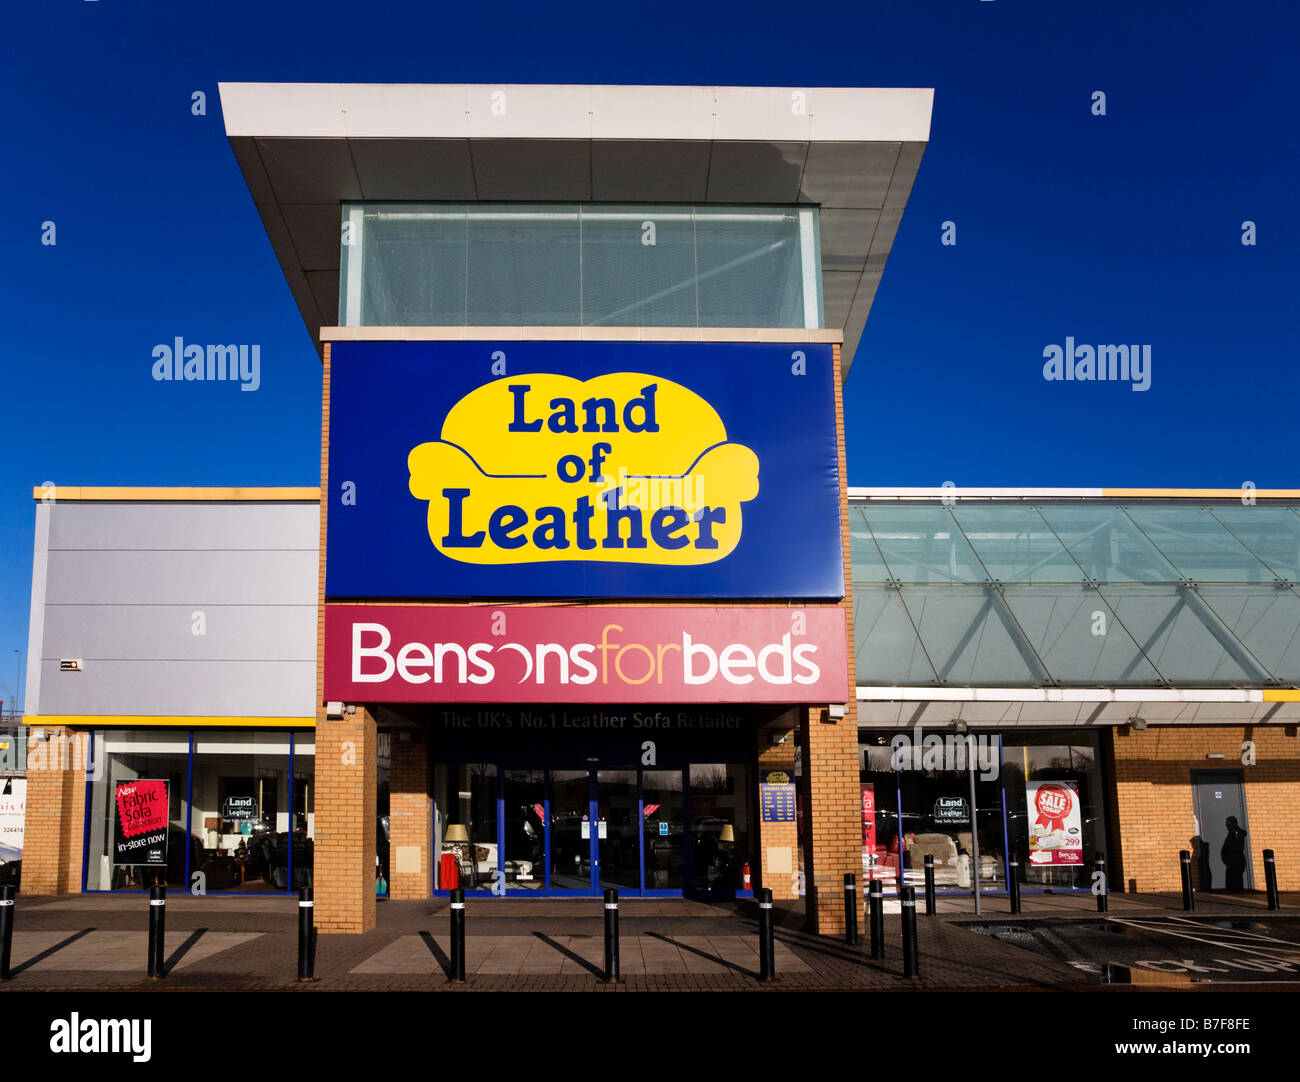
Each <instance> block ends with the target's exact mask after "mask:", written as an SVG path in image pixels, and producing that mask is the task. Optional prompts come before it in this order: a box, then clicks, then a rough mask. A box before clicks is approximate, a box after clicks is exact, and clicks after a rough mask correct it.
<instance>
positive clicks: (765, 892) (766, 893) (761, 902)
mask: <svg viewBox="0 0 1300 1082" xmlns="http://www.w3.org/2000/svg"><path fill="white" fill-rule="evenodd" d="M775 953H776V937H775V935H774V934H773V931H772V892H771V890H769V889H768V888H767V887H764V888H763V889H762V890H760V891H759V892H758V979H759V980H760V981H770V980H771V979H772V978H773V977H775V976H776V959H775V957H773V956H774V955H775Z"/></svg>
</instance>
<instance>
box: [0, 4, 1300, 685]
mask: <svg viewBox="0 0 1300 1082" xmlns="http://www.w3.org/2000/svg"><path fill="white" fill-rule="evenodd" d="M1298 29H1300V17H1298V16H1297V15H1296V13H1295V11H1294V6H1293V5H1291V4H1288V3H1285V2H1283V0H1278V2H1276V3H1267V2H1247V3H1239V4H1234V5H1225V4H1222V3H1207V2H1204V0H1148V2H1144V3H1142V4H1140V5H1134V4H1132V3H1131V0H1097V2H1092V3H1086V4H1085V3H1063V2H1054V3H1045V2H1043V0H920V2H910V3H900V2H897V0H889V2H880V0H855V2H854V3H844V4H838V5H831V4H824V3H809V4H805V5H802V6H799V5H780V6H772V7H765V6H763V5H761V4H756V3H747V4H735V3H726V4H718V3H709V4H699V3H693V4H677V3H673V4H656V5H653V6H645V7H638V8H629V7H628V6H626V5H619V4H601V5H595V4H577V5H574V4H566V5H560V6H549V7H548V6H542V5H537V4H512V3H505V2H500V3H495V4H491V5H479V4H474V5H464V6H457V5H452V4H430V3H427V2H425V3H412V4H395V3H383V2H380V0H372V2H370V3H367V4H364V5H362V4H338V3H330V2H324V0H322V2H318V3H313V4H311V5H303V4H298V3H287V2H284V0H280V2H274V0H261V2H258V3H255V4H254V3H243V2H223V3H220V4H216V3H195V4H183V5H181V4H176V3H174V2H172V0H148V2H141V0H50V2H48V3H44V4H30V3H26V4H9V5H6V12H5V16H4V19H3V23H2V24H0V38H2V39H3V40H4V46H3V48H4V52H5V56H4V59H3V63H0V88H2V91H3V94H4V99H3V100H4V102H5V104H6V112H7V114H8V116H7V126H8V132H7V138H6V144H7V151H8V153H7V155H6V168H5V169H3V170H0V198H2V204H0V205H3V207H4V215H3V225H2V226H0V253H2V255H3V266H4V289H3V292H2V293H0V306H2V308H0V310H2V311H3V315H4V323H5V327H6V336H5V339H4V345H3V347H0V401H3V403H4V406H5V424H4V428H5V430H6V431H5V436H6V438H5V439H4V441H3V452H2V453H0V695H3V697H4V699H5V702H6V703H8V701H9V699H10V696H11V695H12V694H13V691H14V681H15V671H14V670H15V666H14V662H15V661H16V658H15V656H14V655H13V654H12V653H11V650H12V649H13V648H15V647H17V648H19V649H21V650H23V651H24V654H25V651H26V646H27V643H26V639H27V618H28V606H29V600H30V578H31V554H32V527H33V519H34V514H33V506H32V500H31V489H32V486H33V485H37V484H40V483H41V482H43V481H46V480H52V481H55V482H56V483H59V484H94V485H104V484H158V485H177V484H212V485H222V484H249V485H257V484H315V483H317V481H318V480H319V465H318V454H319V452H318V443H317V440H318V427H317V426H318V424H319V411H320V362H319V360H318V359H317V356H316V354H315V352H314V350H313V348H312V345H311V341H310V338H309V336H308V332H307V330H306V329H305V328H304V326H303V324H302V321H301V319H300V318H299V316H298V312H297V309H296V307H295V306H294V304H293V302H292V299H291V297H290V295H289V291H288V288H287V287H286V285H285V283H284V280H283V278H282V276H281V274H280V271H279V268H278V266H277V264H276V262H275V259H274V256H273V255H272V252H271V247H270V244H269V242H268V241H267V239H266V235H265V233H264V232H263V230H262V227H261V223H260V221H259V220H258V217H257V214H256V212H255V210H254V208H253V204H252V201H251V199H250V197H249V195H248V191H247V189H246V188H245V186H244V183H243V180H242V177H241V176H240V173H239V170H238V168H237V167H236V165H235V160H234V157H233V155H232V154H231V152H230V148H229V144H228V143H227V142H226V139H225V136H224V134H223V126H222V121H221V116H220V103H219V101H218V97H217V92H216V87H217V83H218V82H219V81H240V80H248V81H284V82H294V81H342V82H482V83H491V82H519V83H527V82H538V83H547V82H557V83H563V82H574V83H584V82H590V83H604V82H609V83H679V84H730V85H751V84H757V85H762V84H772V85H786V86H818V85H823V86H824V85H836V86H926V87H934V88H935V107H934V121H933V127H932V130H931V141H930V146H929V148H928V149H927V151H926V154H925V158H924V161H923V162H922V165H921V170H920V174H919V176H918V178H917V182H916V186H915V188H914V190H913V194H912V199H911V202H910V203H909V205H908V208H907V212H906V214H905V215H904V217H903V224H902V228H901V230H900V231H899V234H898V238H897V240H896V241H895V244H894V248H893V253H892V255H891V256H890V259H889V264H888V266H887V268H886V271H885V276H884V280H883V283H882V285H881V287H880V290H879V292H878V293H877V296H876V301H875V307H874V308H873V310H872V314H871V318H870V321H869V322H868V325H867V331H866V335H865V336H864V339H863V344H862V347H861V349H860V351H859V353H858V358H857V361H856V363H855V365H854V369H853V373H852V376H851V378H850V380H849V383H848V386H847V388H846V403H845V408H846V416H847V420H848V446H849V478H850V481H851V482H852V483H855V484H940V483H942V482H943V481H953V482H955V483H957V484H1024V485H1029V484H1034V485H1098V484H1104V485H1174V486H1202V485H1213V486H1235V485H1239V484H1240V483H1242V482H1243V481H1252V482H1254V483H1255V484H1256V485H1257V486H1259V487H1295V486H1300V468H1297V452H1296V444H1295V436H1294V432H1295V423H1294V421H1288V420H1287V419H1286V416H1285V414H1283V413H1282V411H1283V410H1285V409H1287V408H1288V407H1289V406H1290V405H1291V404H1292V403H1294V402H1295V401H1296V397H1297V394H1296V393H1297V391H1298V390H1300V375H1297V370H1296V364H1295V361H1296V351H1297V344H1298V343H1300V333H1298V332H1300V311H1298V309H1297V300H1296V292H1297V285H1298V284H1300V273H1298V272H1297V270H1296V267H1297V265H1300V263H1298V260H1297V256H1298V255H1300V213H1297V211H1296V205H1295V191H1296V180H1295V177H1296V173H1297V165H1298V164H1300V153H1298V146H1297V144H1298V142H1300V135H1298V134H1297V127H1296V124H1295V115H1296V111H1297V104H1298V103H1297V97H1298V95H1297V91H1296V86H1295V82H1294V57H1293V53H1294V43H1295V41H1296V40H1297V30H1298ZM195 90H203V91H205V92H206V94H207V96H208V113H207V115H206V116H203V117H196V116H193V115H191V112H190V100H191V99H190V95H191V94H192V92H193V91H195ZM1096 90H1101V91H1104V92H1105V94H1106V96H1107V102H1106V107H1107V115H1106V116H1104V117H1098V116H1094V115H1092V112H1091V109H1090V106H1091V95H1092V93H1093V92H1094V91H1096ZM47 220H48V221H53V222H54V223H55V227H56V230H57V233H56V239H57V243H56V244H55V245H54V246H45V245H42V244H41V231H42V223H43V222H45V221H47ZM1247 220H1249V221H1253V222H1255V223H1256V228H1257V237H1258V243H1257V244H1256V245H1254V246H1252V247H1246V246H1243V245H1242V243H1241V224H1242V222H1243V221H1247ZM944 221H952V222H954V223H955V224H956V236H957V244H956V245H955V246H943V245H941V244H940V235H941V225H942V223H943V222H944ZM177 335H181V336H183V337H184V338H186V339H187V340H189V341H193V342H249V343H253V342H256V343H260V344H261V347H262V349H261V356H262V368H261V374H262V382H261V388H260V389H259V390H258V391H257V392H256V393H246V392H241V391H240V390H239V389H238V386H237V385H235V384H229V383H227V384H212V385H203V384H187V385H185V386H184V388H183V390H182V389H181V388H180V387H177V386H175V385H172V384H167V383H155V382H154V381H153V380H152V379H151V378H150V365H151V363H152V359H151V356H150V351H151V350H152V348H153V346H154V345H155V344H157V343H160V342H170V341H171V340H172V339H173V338H174V337H175V336H177ZM1066 336H1073V337H1074V338H1075V339H1076V340H1077V341H1078V342H1081V343H1082V342H1088V343H1094V344H1095V343H1110V342H1116V343H1118V342H1132V343H1144V344H1150V345H1151V347H1152V383H1151V388H1150V389H1149V390H1148V391H1145V392H1134V391H1132V390H1131V389H1130V388H1129V387H1128V386H1127V385H1124V384H1118V383H1088V384H1081V383H1077V382H1076V383H1049V382H1046V381H1044V379H1043V378H1042V365H1043V359H1042V358H1043V349H1044V347H1045V346H1047V345H1050V344H1053V343H1055V344H1061V343H1063V342H1064V340H1065V338H1066ZM6 658H7V659H9V660H8V662H6V660H5V659H6Z"/></svg>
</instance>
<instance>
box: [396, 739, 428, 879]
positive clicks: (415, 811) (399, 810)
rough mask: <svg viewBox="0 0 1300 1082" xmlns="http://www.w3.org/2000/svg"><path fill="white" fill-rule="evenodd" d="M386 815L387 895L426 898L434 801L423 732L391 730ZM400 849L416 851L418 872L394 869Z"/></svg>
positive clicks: (426, 740) (426, 744) (426, 741)
mask: <svg viewBox="0 0 1300 1082" xmlns="http://www.w3.org/2000/svg"><path fill="white" fill-rule="evenodd" d="M388 815H389V849H388V896H389V897H390V898H413V899H419V898H427V897H428V896H429V883H430V879H429V862H430V851H431V846H432V837H431V832H432V828H433V819H432V816H433V799H432V797H431V796H430V778H429V739H428V734H427V733H426V732H425V730H423V729H420V728H413V729H401V730H396V729H395V730H394V731H393V734H392V769H391V773H390V774H389V785H388ZM399 846H400V847H406V846H412V847H415V848H418V849H419V852H420V867H419V869H418V871H413V872H405V873H403V872H399V871H398V870H397V865H398V854H397V850H398V847H399Z"/></svg>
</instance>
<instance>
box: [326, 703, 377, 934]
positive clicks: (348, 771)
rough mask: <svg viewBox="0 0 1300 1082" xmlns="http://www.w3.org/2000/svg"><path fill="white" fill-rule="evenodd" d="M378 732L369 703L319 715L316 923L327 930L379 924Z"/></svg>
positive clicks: (352, 930) (368, 927)
mask: <svg viewBox="0 0 1300 1082" xmlns="http://www.w3.org/2000/svg"><path fill="white" fill-rule="evenodd" d="M378 757H379V737H378V734H377V732H376V730H375V719H374V718H373V717H372V716H371V715H370V712H369V711H368V710H366V709H365V707H362V706H358V707H357V709H356V713H355V714H345V715H344V716H343V717H342V718H324V717H320V718H318V719H317V721H316V840H315V870H314V872H313V875H312V881H313V884H314V886H315V899H316V924H317V925H318V926H319V927H320V930H321V931H322V932H350V933H357V934H359V933H361V932H368V931H370V930H371V929H372V928H373V927H374V926H375V832H376V829H377V827H378V823H377V820H376V816H377V807H376V805H377V795H378V794H377V789H378V768H379V763H378Z"/></svg>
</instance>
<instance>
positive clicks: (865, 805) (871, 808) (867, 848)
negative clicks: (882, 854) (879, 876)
mask: <svg viewBox="0 0 1300 1082" xmlns="http://www.w3.org/2000/svg"><path fill="white" fill-rule="evenodd" d="M862 854H863V856H866V857H874V856H875V855H876V786H875V783H874V782H870V781H864V782H863V783H862ZM870 863H874V861H871V862H870Z"/></svg>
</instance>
